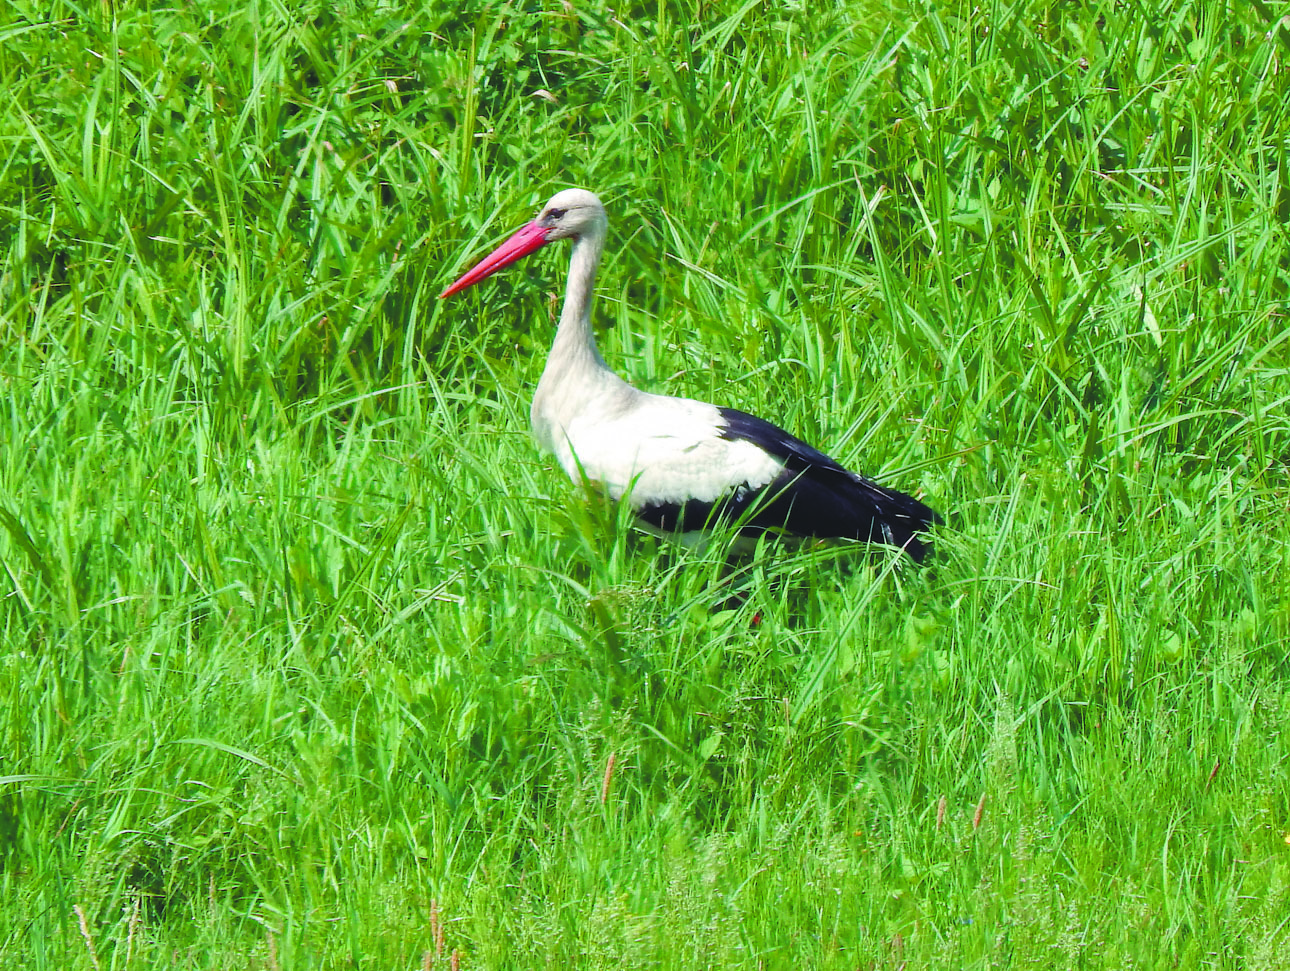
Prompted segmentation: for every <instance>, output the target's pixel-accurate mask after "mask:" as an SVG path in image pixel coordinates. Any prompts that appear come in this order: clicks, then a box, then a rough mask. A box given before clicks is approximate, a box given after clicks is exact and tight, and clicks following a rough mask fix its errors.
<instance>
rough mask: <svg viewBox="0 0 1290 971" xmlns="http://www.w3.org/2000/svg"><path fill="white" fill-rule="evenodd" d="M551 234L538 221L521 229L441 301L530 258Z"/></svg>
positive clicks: (471, 270)
mask: <svg viewBox="0 0 1290 971" xmlns="http://www.w3.org/2000/svg"><path fill="white" fill-rule="evenodd" d="M549 232H550V230H549V229H547V228H546V227H544V226H541V225H539V224H538V222H537V221H536V220H534V221H533V222H531V223H528V224H527V225H525V226H522V227H520V229H519V231H518V232H516V233H515V235H514V236H512V237H511V238H510V239H508V240H507V241H506V242H504V243H503V244H502V245H501V246H499V247H497V249H495V250H493V251H492V252H491V253H489V254H488V255H487V256H485V257H484V258H483V259H482V260H480V261H479V262H478V263H476V264H475V266H474V267H473V268H472V269H470V270H468V271H466V274H465V275H464V276H463V277H462V278H461V279H460V280H458V281H457V282H456V283H454V284H453V285H452V286H450V287H449V288H448V289H447V290H445V291H444V292H443V293H441V294H439V299H440V300H442V299H443V298H444V297H451V296H452V295H453V294H454V293H456V292H458V291H459V290H465V289H466V287H468V286H470V285H471V284H473V283H478V282H479V281H480V280H482V279H484V277H486V276H492V275H493V274H494V273H496V272H497V271H498V270H500V269H502V267H505V266H510V265H511V264H512V263H514V262H515V261H516V260H518V259H520V258H521V257H524V256H528V255H529V254H530V253H532V252H533V251H534V250H536V249H541V248H542V247H543V246H545V245H546V238H547V233H549Z"/></svg>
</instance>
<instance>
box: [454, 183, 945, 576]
mask: <svg viewBox="0 0 1290 971" xmlns="http://www.w3.org/2000/svg"><path fill="white" fill-rule="evenodd" d="M607 228H608V223H607V220H606V218H605V210H604V207H603V206H602V205H601V204H600V200H599V199H597V198H596V196H595V195H593V194H592V193H590V192H587V191H586V190H583V189H566V190H564V191H563V192H559V193H557V194H556V195H555V196H553V197H552V198H551V201H550V202H548V203H547V204H546V206H545V207H543V209H542V211H541V212H540V213H539V214H538V217H537V219H535V220H534V221H533V222H531V223H529V224H528V225H526V226H524V227H523V228H522V229H520V230H519V231H518V232H517V233H515V235H514V236H512V237H511V238H510V239H509V240H507V241H506V242H505V243H503V244H502V245H501V246H500V247H499V248H498V249H497V250H496V251H494V253H493V254H492V255H490V256H488V257H486V258H485V259H484V260H483V261H482V262H481V263H479V264H478V265H476V266H475V268H474V269H472V270H471V271H470V272H468V273H467V274H465V275H464V276H463V277H462V278H461V279H459V280H458V281H457V282H456V283H454V284H453V285H452V286H451V287H449V288H448V289H447V290H445V291H444V292H443V294H442V296H444V297H446V296H449V295H451V294H453V293H456V292H457V291H459V290H463V289H465V288H466V287H468V286H470V285H471V284H473V283H477V282H478V281H480V280H482V279H484V277H487V276H489V275H491V274H493V273H495V272H496V271H498V270H500V269H501V268H502V267H504V266H507V265H508V264H510V263H513V262H514V261H515V260H518V259H519V258H520V257H522V256H525V255H526V254H528V253H531V252H533V251H534V250H536V249H538V248H539V247H541V246H543V245H545V244H546V243H548V242H552V241H554V240H557V239H572V240H573V254H572V259H571V262H570V267H569V283H568V288H567V290H566V291H565V297H564V308H563V310H562V311H561V313H560V324H559V327H558V328H557V330H556V335H555V342H554V344H553V345H552V347H551V353H550V355H549V356H548V358H547V362H546V367H545V369H544V370H543V372H542V379H541V380H540V381H539V382H538V386H537V392H536V393H535V394H534V396H533V409H532V416H531V417H532V422H533V434H534V437H535V438H536V439H537V441H538V444H539V445H540V446H541V447H542V448H543V449H545V450H546V451H549V452H551V453H553V454H554V455H555V456H556V458H557V459H558V460H559V462H560V465H561V466H562V467H563V468H564V470H565V472H567V473H568V475H569V477H570V478H571V479H573V481H574V482H583V481H584V480H585V481H587V482H589V483H592V484H594V485H596V486H597V487H598V488H600V489H602V490H603V491H604V492H605V493H606V494H608V495H609V496H610V497H611V498H613V499H616V500H623V501H626V502H628V503H629V504H630V505H631V507H632V509H633V511H634V512H635V514H636V517H637V520H638V521H639V522H640V524H641V526H643V527H644V528H646V529H648V530H650V531H651V532H655V533H659V534H663V535H668V536H674V537H677V538H681V539H688V538H690V537H692V536H694V535H695V534H700V533H702V532H703V531H704V530H705V528H707V527H708V526H710V525H711V524H712V523H713V522H714V521H715V520H716V519H717V518H720V519H725V520H732V521H736V522H739V523H740V524H741V530H742V531H743V532H745V533H750V534H756V533H760V532H765V531H767V530H776V531H780V532H784V533H787V534H790V535H794V536H799V537H819V538H833V539H852V540H861V541H867V542H877V543H888V544H891V545H894V546H899V547H901V548H903V549H905V550H906V551H907V552H908V553H909V554H910V556H912V557H913V558H914V559H916V560H921V559H922V558H923V555H924V554H925V552H926V546H925V541H924V540H923V539H922V538H921V537H920V536H919V534H920V533H922V532H924V531H926V530H927V529H928V528H929V527H930V526H932V525H933V524H935V523H938V522H940V521H941V520H940V517H939V516H938V515H937V514H936V513H935V512H933V511H932V510H931V509H929V508H928V507H927V506H925V505H923V503H921V502H919V501H918V500H917V499H914V498H911V497H910V496H906V495H904V494H902V493H899V492H896V491H894V490H891V489H885V488H883V487H882V486H879V485H877V484H876V483H873V482H870V481H869V480H867V479H864V478H862V477H861V476H858V475H856V474H855V473H853V472H848V471H847V470H846V469H844V468H843V467H842V466H841V465H839V464H838V463H837V462H835V461H834V460H833V459H831V458H829V457H828V456H827V455H825V454H824V453H822V452H819V451H817V450H816V449H814V448H812V447H811V446H809V445H807V444H806V443H805V442H803V441H801V440H799V439H797V438H794V437H793V436H792V435H790V434H789V433H788V432H786V431H784V430H783V429H781V428H777V427H776V426H775V425H772V424H771V423H770V422H766V421H763V420H761V419H760V418H756V417H754V416H752V415H749V414H745V413H744V412H741V411H736V410H734V409H731V408H719V407H717V406H716V405H711V404H707V403H706V402H702V401H696V400H693V399H691V398H673V397H668V396H665V395H657V394H649V393H648V392H644V391H640V390H638V389H636V388H633V387H632V386H631V385H630V384H628V383H627V382H626V381H624V380H623V379H622V378H620V377H619V376H618V375H616V374H614V372H613V371H611V370H610V369H609V366H608V365H607V364H605V361H604V358H602V357H601V356H600V352H599V350H598V349H597V348H596V340H595V337H594V335H593V334H592V330H591V301H592V289H593V287H594V284H595V278H596V269H597V267H598V266H599V265H600V257H601V253H602V251H603V250H604V245H605V234H606V230H607Z"/></svg>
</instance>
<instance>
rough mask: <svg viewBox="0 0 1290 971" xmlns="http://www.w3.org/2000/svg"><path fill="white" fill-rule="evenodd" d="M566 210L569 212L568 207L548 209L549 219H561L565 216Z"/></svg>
mask: <svg viewBox="0 0 1290 971" xmlns="http://www.w3.org/2000/svg"><path fill="white" fill-rule="evenodd" d="M566 212H568V210H567V209H548V210H547V211H546V216H547V218H548V219H555V220H559V219H563V218H564V214H565V213H566Z"/></svg>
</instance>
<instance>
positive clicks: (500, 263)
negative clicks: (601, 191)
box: [439, 189, 608, 300]
mask: <svg viewBox="0 0 1290 971" xmlns="http://www.w3.org/2000/svg"><path fill="white" fill-rule="evenodd" d="M607 225H608V221H607V220H606V218H605V207H604V206H602V205H601V204H600V200H599V199H597V198H596V194H595V193H594V192H588V191H587V190H586V189H563V190H561V191H560V192H557V193H556V194H555V195H553V196H552V197H551V198H550V200H549V201H548V202H547V204H546V205H545V206H543V207H542V211H541V212H539V213H538V214H537V218H536V219H534V220H533V221H532V222H531V223H528V224H526V225H524V226H522V227H520V229H519V230H518V231H517V232H516V233H515V234H514V235H513V236H511V238H510V239H508V240H507V241H506V242H504V243H503V244H502V245H501V246H499V247H497V249H495V250H493V252H492V253H490V254H489V255H488V256H486V257H484V258H483V259H482V260H480V261H479V262H478V263H476V264H475V266H474V267H473V268H472V269H470V270H468V271H467V272H466V273H465V275H463V276H462V277H461V279H459V280H458V281H457V282H456V283H454V284H453V285H452V286H450V287H449V288H448V289H447V290H445V291H444V292H443V293H441V294H439V299H441V300H442V299H443V298H444V297H450V296H452V295H453V294H454V293H457V292H459V291H461V290H465V289H466V288H467V287H468V286H470V285H472V284H474V283H478V282H479V281H480V280H482V279H484V278H485V277H489V276H492V275H493V274H494V273H496V272H497V271H498V270H500V269H502V268H503V267H507V266H510V265H511V264H512V263H514V262H515V261H516V260H518V259H520V258H521V257H524V256H528V255H529V254H530V253H532V252H533V251H534V250H538V249H541V248H542V247H543V246H545V245H546V244H547V243H550V242H552V241H553V240H557V239H580V238H582V237H583V236H597V237H603V236H604V234H605V228H606V226H607Z"/></svg>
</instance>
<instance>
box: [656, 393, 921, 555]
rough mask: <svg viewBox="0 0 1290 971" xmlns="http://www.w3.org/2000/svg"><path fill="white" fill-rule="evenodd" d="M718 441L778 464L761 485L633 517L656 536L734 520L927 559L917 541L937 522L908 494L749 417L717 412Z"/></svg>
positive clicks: (748, 527) (659, 506) (751, 527)
mask: <svg viewBox="0 0 1290 971" xmlns="http://www.w3.org/2000/svg"><path fill="white" fill-rule="evenodd" d="M718 411H719V412H720V413H721V420H722V424H723V427H722V429H721V433H720V434H721V437H722V438H724V439H726V440H727V441H746V442H751V443H752V444H754V445H756V446H757V447H758V448H761V449H764V450H765V451H766V452H768V453H770V454H771V455H774V456H776V457H777V458H779V459H781V460H782V461H783V462H784V471H783V472H782V473H781V474H780V475H779V476H777V477H776V478H775V479H774V480H772V481H771V482H770V483H768V484H767V485H765V486H763V487H762V488H760V489H753V488H750V487H749V486H747V485H744V486H741V487H738V488H736V489H735V490H734V491H733V492H731V493H730V494H729V495H727V496H725V497H723V498H722V499H719V500H718V501H717V502H715V503H711V502H695V501H691V502H686V503H652V504H649V505H646V506H645V507H643V508H642V509H640V510H638V511H637V515H638V516H639V517H640V518H641V519H643V520H644V521H645V522H647V523H649V524H650V525H652V526H654V527H656V528H658V529H660V530H663V531H664V532H674V531H678V532H692V531H695V530H700V529H703V528H704V527H705V526H707V525H709V524H710V522H711V521H712V520H713V518H714V517H721V518H728V519H732V520H741V521H742V525H741V531H742V532H745V533H752V534H756V533H760V532H765V531H767V530H776V529H777V530H785V531H787V532H790V533H794V534H796V535H798V536H812V537H818V538H821V539H855V540H863V541H866V542H870V543H887V544H890V545H892V546H899V547H901V548H902V549H904V550H905V551H906V552H908V553H909V555H910V556H912V557H913V558H914V559H915V560H917V561H921V560H922V559H923V557H924V556H925V555H926V554H927V549H928V544H927V541H926V540H925V538H923V537H922V536H920V534H921V533H924V532H926V531H927V530H928V529H930V528H931V527H932V526H934V525H936V524H937V523H940V522H942V519H941V517H940V515H939V514H937V513H936V511H935V510H933V509H931V508H930V507H928V506H926V505H924V504H923V503H921V502H919V501H918V500H917V499H915V498H913V497H912V496H907V495H905V494H904V493H903V492H897V491H896V490H894V489H886V488H884V487H882V486H880V485H878V484H877V483H876V482H871V481H869V480H868V479H866V478H864V477H862V476H859V475H856V474H855V473H854V472H850V471H848V470H847V469H845V468H843V467H842V466H841V465H839V464H838V463H837V462H836V461H834V460H833V459H831V458H829V456H827V455H825V454H824V453H823V452H821V451H820V450H819V449H816V448H812V447H811V446H810V445H807V444H806V442H804V441H802V440H801V439H800V438H797V437H795V436H793V435H790V434H789V433H788V432H786V431H784V430H783V429H782V428H779V427H777V426H775V425H772V424H771V423H770V422H768V421H765V420H764V419H761V418H758V417H757V416H756V415H750V414H748V413H747V412H743V411H739V410H737V409H734V408H720V409H718Z"/></svg>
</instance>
